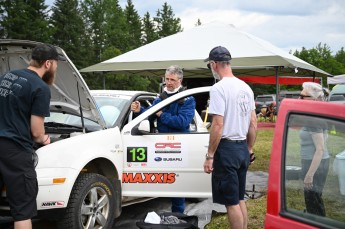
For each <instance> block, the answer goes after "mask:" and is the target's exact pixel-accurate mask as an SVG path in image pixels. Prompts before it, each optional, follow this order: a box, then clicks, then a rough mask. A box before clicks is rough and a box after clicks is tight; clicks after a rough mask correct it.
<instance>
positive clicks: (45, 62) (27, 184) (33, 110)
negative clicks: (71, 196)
mask: <svg viewBox="0 0 345 229" xmlns="http://www.w3.org/2000/svg"><path fill="white" fill-rule="evenodd" d="M58 60H64V58H63V57H62V56H59V54H58V52H57V50H56V48H55V47H54V46H52V45H48V44H40V45H37V46H36V47H35V48H34V49H33V50H32V55H31V61H30V64H29V67H28V68H27V69H21V70H15V71H11V72H8V73H6V74H5V75H3V76H1V77H0V191H1V190H2V188H3V186H6V193H7V198H8V201H9V205H10V208H11V215H12V217H13V219H14V228H16V229H18V228H32V224H31V218H32V217H34V216H35V215H36V214H37V206H36V197H37V193H38V184H37V176H36V171H35V168H34V164H33V161H32V153H33V148H32V147H33V145H34V143H35V142H36V143H38V144H42V145H47V144H49V143H50V137H49V135H46V134H45V130H44V117H48V116H49V115H50V112H49V103H50V96H51V95H50V89H49V86H48V85H52V84H53V82H54V78H55V75H56V70H57V65H58Z"/></svg>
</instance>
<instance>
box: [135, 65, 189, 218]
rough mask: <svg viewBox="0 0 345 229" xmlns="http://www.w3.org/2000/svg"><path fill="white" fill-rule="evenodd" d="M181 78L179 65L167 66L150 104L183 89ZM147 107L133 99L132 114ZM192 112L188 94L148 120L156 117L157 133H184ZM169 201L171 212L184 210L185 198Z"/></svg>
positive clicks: (181, 72) (138, 112)
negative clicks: (160, 90) (161, 82)
mask: <svg viewBox="0 0 345 229" xmlns="http://www.w3.org/2000/svg"><path fill="white" fill-rule="evenodd" d="M182 80H183V71H182V69H181V68H180V67H178V66H176V65H173V66H170V67H169V68H167V69H166V72H165V83H166V86H165V87H164V89H163V92H162V93H161V94H160V96H159V97H157V98H156V99H155V100H154V101H153V104H152V106H154V105H155V104H157V103H159V102H161V101H162V100H164V99H166V98H168V97H170V96H172V95H175V94H176V93H178V92H181V91H183V90H184V88H183V87H182ZM149 108H150V107H149ZM147 109H148V108H147ZM147 109H145V108H143V107H141V106H140V102H139V101H135V102H133V103H132V104H131V110H132V111H133V113H134V116H137V115H139V114H141V113H143V112H145V111H146V110H147ZM194 112H195V99H194V97H192V96H189V97H186V98H184V99H181V100H179V101H176V102H173V103H171V104H170V105H168V106H166V107H164V108H163V109H162V110H161V111H158V112H157V113H156V114H155V115H153V116H150V118H149V119H150V121H153V120H154V119H157V130H158V132H159V133H174V132H175V133H176V132H184V133H185V132H189V124H190V123H191V122H192V120H193V118H194ZM171 203H172V207H171V210H172V212H181V213H183V212H184V209H185V198H172V199H171Z"/></svg>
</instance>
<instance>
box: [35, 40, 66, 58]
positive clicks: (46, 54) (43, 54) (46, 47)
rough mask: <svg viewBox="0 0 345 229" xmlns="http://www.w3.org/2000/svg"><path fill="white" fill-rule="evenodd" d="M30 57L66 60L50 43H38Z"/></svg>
mask: <svg viewBox="0 0 345 229" xmlns="http://www.w3.org/2000/svg"><path fill="white" fill-rule="evenodd" d="M31 58H32V59H34V60H66V59H65V57H63V56H62V55H60V54H59V53H58V52H57V50H56V48H55V47H54V46H53V45H50V44H39V45H37V46H36V47H35V48H34V49H33V50H32V53H31Z"/></svg>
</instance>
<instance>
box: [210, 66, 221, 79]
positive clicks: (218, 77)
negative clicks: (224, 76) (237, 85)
mask: <svg viewBox="0 0 345 229" xmlns="http://www.w3.org/2000/svg"><path fill="white" fill-rule="evenodd" d="M211 71H212V75H213V77H214V78H215V79H216V80H220V76H219V74H218V73H217V72H215V71H214V70H213V68H211Z"/></svg>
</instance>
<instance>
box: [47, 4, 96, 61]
mask: <svg viewBox="0 0 345 229" xmlns="http://www.w3.org/2000/svg"><path fill="white" fill-rule="evenodd" d="M52 12H53V13H52V16H51V18H50V21H51V24H52V25H53V28H54V30H53V36H52V43H54V44H56V45H58V46H60V47H61V48H63V49H64V50H68V56H69V57H70V59H71V60H72V61H73V63H74V64H75V65H76V67H77V68H83V67H87V66H88V65H89V64H90V62H91V58H92V53H91V52H90V50H92V49H91V40H90V39H89V37H88V36H85V33H86V31H85V25H84V22H83V19H82V16H81V15H80V13H79V12H80V11H79V8H78V0H56V1H55V4H54V6H53V7H52ZM71 22H73V23H71Z"/></svg>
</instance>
